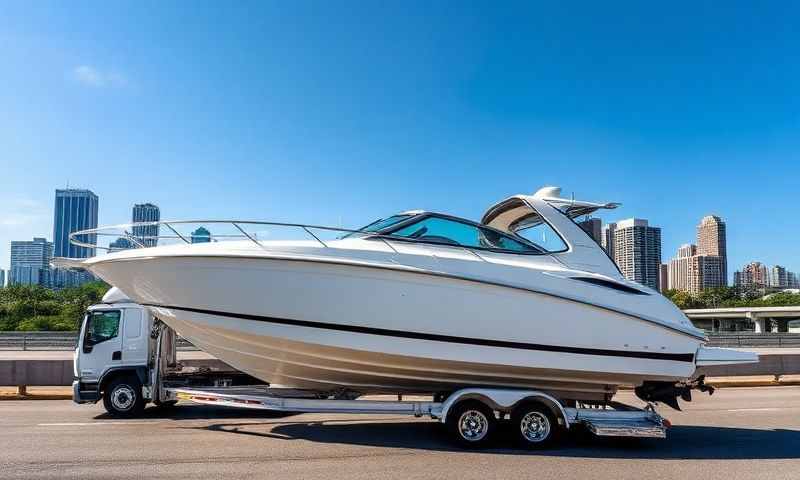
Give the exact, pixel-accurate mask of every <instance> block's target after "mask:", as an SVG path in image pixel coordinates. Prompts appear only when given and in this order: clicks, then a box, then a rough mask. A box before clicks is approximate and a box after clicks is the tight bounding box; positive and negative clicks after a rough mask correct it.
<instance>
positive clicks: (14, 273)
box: [8, 237, 53, 286]
mask: <svg viewBox="0 0 800 480" xmlns="http://www.w3.org/2000/svg"><path fill="white" fill-rule="evenodd" d="M52 258H53V244H52V243H50V242H48V241H47V240H45V239H44V238H37V237H34V239H33V241H12V242H11V268H10V269H9V279H8V283H9V285H11V284H22V285H43V286H47V284H48V283H49V270H50V260H52Z"/></svg>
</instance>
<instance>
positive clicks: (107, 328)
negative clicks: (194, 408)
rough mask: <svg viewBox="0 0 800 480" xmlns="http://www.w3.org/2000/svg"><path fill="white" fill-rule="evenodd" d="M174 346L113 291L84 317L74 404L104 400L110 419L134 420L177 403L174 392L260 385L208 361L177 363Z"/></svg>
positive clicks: (169, 335)
mask: <svg viewBox="0 0 800 480" xmlns="http://www.w3.org/2000/svg"><path fill="white" fill-rule="evenodd" d="M177 344H178V335H177V334H176V333H175V331H174V330H172V329H171V328H169V326H167V325H166V324H165V323H163V322H162V321H161V320H159V319H158V318H157V317H155V316H153V314H152V313H151V312H150V310H149V309H147V308H145V307H143V306H142V305H139V304H137V303H134V302H133V301H131V300H130V299H129V298H128V297H127V296H126V295H125V294H124V293H123V292H122V291H120V290H119V289H118V288H116V287H112V288H111V289H110V290H109V291H108V292H106V294H105V295H104V296H103V299H102V303H98V304H97V305H92V306H91V307H89V308H88V309H86V314H85V315H84V317H83V322H82V324H81V329H80V335H79V336H78V344H77V346H76V347H75V353H74V357H73V360H74V367H73V370H74V371H73V381H72V400H73V401H74V402H75V403H97V402H99V401H101V400H102V401H103V406H104V407H105V409H106V411H107V412H108V413H109V414H111V415H112V416H115V417H135V416H138V415H139V414H141V413H142V411H143V410H144V408H145V406H146V405H147V404H148V403H153V404H155V405H156V406H172V405H174V404H175V403H177V396H176V394H175V389H176V388H186V387H197V386H201V387H229V386H241V385H263V382H261V381H260V380H257V379H255V378H253V377H251V376H249V375H246V374H244V373H242V372H239V371H237V370H236V369H234V368H232V367H230V366H229V365H227V364H225V363H223V362H220V361H219V360H216V359H214V358H213V357H210V356H206V357H205V358H200V359H194V360H185V361H184V362H182V363H179V362H178V358H177V357H178V356H177Z"/></svg>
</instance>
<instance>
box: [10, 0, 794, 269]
mask: <svg viewBox="0 0 800 480" xmlns="http://www.w3.org/2000/svg"><path fill="white" fill-rule="evenodd" d="M4 7H5V8H4V10H3V19H4V20H5V25H6V27H7V28H6V29H4V33H3V35H4V37H3V38H4V41H2V42H0V54H1V55H2V57H3V59H4V62H3V63H2V65H0V73H2V75H3V80H4V81H3V83H2V85H1V86H0V103H2V105H3V113H4V114H3V115H2V116H0V143H2V145H3V155H2V159H0V171H2V172H3V176H4V182H3V193H4V201H3V202H1V204H0V268H7V267H8V261H9V251H8V248H9V242H10V241H11V240H17V239H22V240H25V239H30V238H33V237H34V236H37V237H47V238H51V236H52V230H51V229H52V225H50V222H51V220H52V216H53V211H52V207H53V205H52V190H53V188H55V187H63V186H65V185H66V184H69V185H70V186H72V187H80V188H88V189H91V190H92V191H94V192H95V193H96V194H97V195H98V196H99V197H100V198H101V199H102V205H101V207H100V212H99V214H100V217H99V222H98V223H99V224H101V225H108V224H119V223H127V222H128V221H129V214H130V209H131V205H132V204H133V203H138V202H151V203H154V204H156V205H159V206H160V207H161V208H162V209H163V215H162V218H165V219H209V218H237V219H253V220H273V221H287V222H307V223H313V224H327V225H334V226H338V225H341V226H347V227H359V226H362V225H366V224H367V223H369V222H371V221H373V220H375V219H376V218H378V217H386V216H388V215H391V214H393V213H396V212H398V211H403V210H408V209H414V208H421V209H426V210H434V211H442V212H447V213H451V214H453V215H457V216H462V217H465V218H470V219H473V220H477V219H479V218H480V217H481V215H482V214H483V212H484V210H485V209H486V208H487V207H488V206H489V205H491V204H493V203H495V202H497V201H498V200H501V199H503V198H506V197H508V196H510V195H514V194H517V193H531V192H534V191H536V190H537V189H538V188H540V187H542V186H544V185H557V186H561V187H563V191H564V194H565V195H571V194H572V193H574V194H575V195H576V197H577V198H582V199H589V200H595V201H600V202H607V201H614V202H622V203H623V206H622V207H620V209H619V210H617V211H615V212H601V213H599V214H598V215H597V216H598V217H599V218H601V219H603V221H604V222H608V221H613V220H614V219H617V218H631V217H636V218H647V219H649V220H650V221H651V222H652V223H653V224H654V225H659V226H660V227H661V228H662V244H663V245H662V248H663V251H664V252H668V253H670V254H671V253H672V252H674V251H676V250H677V248H678V247H679V246H680V245H681V244H683V243H685V242H686V240H687V238H686V232H690V231H692V230H693V228H694V226H695V224H696V220H697V218H699V217H701V216H702V215H704V214H714V215H719V216H721V217H722V218H725V220H726V222H727V223H728V232H727V236H728V238H727V240H728V246H729V251H728V264H729V270H732V269H733V267H734V266H739V265H743V264H746V263H747V262H749V261H752V260H760V261H762V262H765V263H767V264H770V265H774V264H780V265H786V267H787V268H789V269H792V270H794V271H797V270H800V249H797V248H796V244H797V232H798V231H800V219H798V218H797V217H796V216H792V215H787V213H786V212H787V209H786V208H773V206H775V205H781V206H786V205H794V204H795V203H796V200H797V187H796V183H797V178H798V176H800V161H798V152H800V137H798V136H797V105H796V102H795V98H796V97H797V96H796V94H795V92H796V85H797V80H798V79H800V63H798V62H796V61H795V57H796V52H797V49H798V47H800V37H799V36H798V35H796V25H795V23H796V22H793V21H792V20H793V18H794V15H793V14H792V13H791V11H788V12H787V11H786V10H784V9H783V8H772V9H759V8H758V7H757V6H755V5H750V6H747V5H737V7H736V8H723V9H720V8H717V7H713V6H710V5H701V6H695V7H693V8H692V15H689V16H686V15H685V12H684V11H682V10H681V9H675V10H673V11H671V12H666V13H665V12H658V13H656V12H655V11H654V9H653V8H652V6H651V5H647V4H645V3H638V4H636V3H632V4H628V5H626V6H625V8H608V7H606V6H603V5H600V4H597V5H586V6H585V8H583V9H581V11H580V12H575V11H574V9H570V8H567V7H565V6H562V5H558V4H549V5H545V4H541V5H536V4H533V3H528V4H515V5H513V6H509V7H504V8H496V7H494V8H493V7H490V6H489V5H488V4H485V3H484V4H481V3H470V4H464V5H460V6H459V8H458V9H455V10H457V12H456V13H454V9H453V8H452V7H447V6H445V5H444V4H440V5H423V4H420V3H414V2H408V3H405V4H403V5H402V6H400V5H396V4H395V5H383V4H379V3H374V4H362V5H360V6H359V7H358V8H354V9H341V8H337V7H336V6H334V5H332V4H322V3H321V4H319V5H317V6H316V7H315V13H314V14H313V15H311V14H309V10H308V7H307V6H303V5H301V4H282V5H278V4H269V3H268V2H262V3H259V4H253V5H251V6H249V7H247V8H243V7H241V6H239V7H232V8H228V9H221V8H219V7H215V6H213V5H206V6H204V7H198V8H191V9H187V8H185V7H183V6H180V5H177V4H172V5H170V4H159V5H157V6H156V7H155V8H153V7H150V6H146V5H139V4H135V3H124V4H119V5H102V4H98V5H88V4H83V5H74V4H69V5H67V4H59V3H57V2H47V1H45V2H43V4H42V6H41V7H40V8H35V9H32V8H29V7H28V6H27V5H24V4H14V3H11V4H8V5H4ZM786 8H787V9H789V8H790V7H788V6H787V7H786ZM223 10H224V11H223ZM421 19H424V21H421ZM75 25H86V26H87V28H75ZM175 25H182V26H183V27H184V28H182V29H180V32H178V30H176V29H175ZM365 25H368V26H369V28H364V26H365ZM709 25H716V26H717V27H718V28H715V29H709V28H708V26H709ZM208 32H214V34H213V35H209V34H208ZM628 39H636V41H629V40H628ZM757 191H758V192H762V191H768V192H769V194H768V195H766V194H763V195H755V194H745V193H744V192H757ZM765 245H768V248H764V247H765ZM728 281H729V282H730V281H731V278H730V272H729V278H728Z"/></svg>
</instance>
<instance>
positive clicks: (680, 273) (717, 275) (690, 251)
mask: <svg viewBox="0 0 800 480" xmlns="http://www.w3.org/2000/svg"><path fill="white" fill-rule="evenodd" d="M722 285H723V282H722V258H721V257H719V256H717V255H700V254H699V248H697V246H696V245H691V244H685V245H681V247H680V248H679V249H678V256H677V257H675V258H673V259H672V260H670V261H669V288H671V289H674V290H683V291H685V292H689V293H700V292H701V291H703V290H705V289H708V288H716V287H720V286H722Z"/></svg>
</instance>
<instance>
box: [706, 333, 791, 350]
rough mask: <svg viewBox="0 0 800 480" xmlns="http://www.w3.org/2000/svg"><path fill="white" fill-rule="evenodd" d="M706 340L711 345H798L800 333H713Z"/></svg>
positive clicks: (779, 346)
mask: <svg viewBox="0 0 800 480" xmlns="http://www.w3.org/2000/svg"><path fill="white" fill-rule="evenodd" d="M708 340H709V342H708V345H709V346H712V347H778V348H781V347H787V348H788V347H796V348H797V347H800V333H751V332H735V333H713V334H709V335H708Z"/></svg>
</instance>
